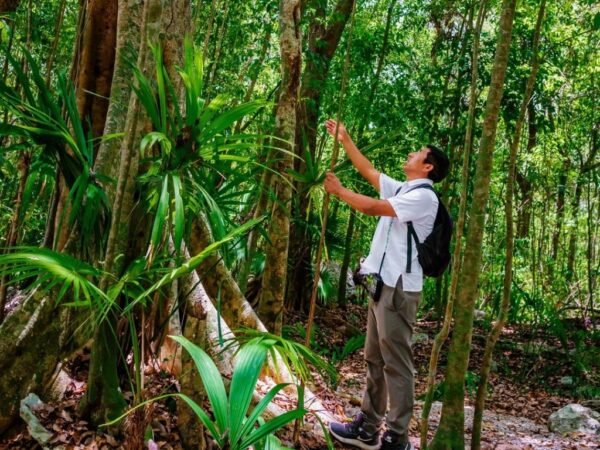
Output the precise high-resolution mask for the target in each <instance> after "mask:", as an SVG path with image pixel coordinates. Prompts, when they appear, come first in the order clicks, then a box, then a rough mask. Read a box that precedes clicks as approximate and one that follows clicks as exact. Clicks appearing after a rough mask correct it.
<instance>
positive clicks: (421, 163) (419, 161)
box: [404, 147, 433, 178]
mask: <svg viewBox="0 0 600 450" xmlns="http://www.w3.org/2000/svg"><path fill="white" fill-rule="evenodd" d="M428 154H429V149H428V148H427V147H423V148H422V149H421V150H419V151H417V152H411V153H409V154H408V157H407V158H406V162H405V163H404V173H406V174H407V175H408V174H409V173H410V174H413V175H420V176H422V177H423V178H425V177H427V173H428V172H429V171H431V169H433V166H432V165H431V164H429V163H426V162H425V159H426V158H427V155H428Z"/></svg>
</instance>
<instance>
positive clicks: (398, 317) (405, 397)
mask: <svg viewBox="0 0 600 450" xmlns="http://www.w3.org/2000/svg"><path fill="white" fill-rule="evenodd" d="M336 126H337V124H336V122H335V121H334V120H327V121H326V122H325V127H326V129H327V131H328V133H329V134H331V135H332V136H334V135H335V129H336ZM338 140H339V141H340V142H341V144H342V146H343V147H344V150H345V151H346V154H347V155H348V157H349V158H350V160H351V161H352V164H353V165H354V167H356V169H357V170H358V172H359V173H360V174H361V175H362V176H363V177H364V178H365V179H366V180H367V181H368V182H369V183H371V185H373V187H374V188H375V189H376V190H377V191H378V192H379V194H380V199H375V198H371V197H368V196H365V195H362V194H358V193H356V192H352V191H351V190H349V189H346V188H345V187H344V186H342V184H341V183H340V181H339V180H338V178H337V177H336V176H335V175H334V174H333V173H328V174H327V176H326V179H325V183H324V187H325V190H326V191H327V192H329V193H330V194H332V195H335V196H336V197H338V198H339V199H340V200H342V201H344V202H346V203H347V204H348V205H350V207H352V208H354V209H356V210H357V211H360V212H362V213H364V214H368V215H371V216H380V217H381V218H380V219H379V223H378V224H377V228H376V230H375V234H374V236H373V241H372V242H371V249H370V252H369V255H368V257H367V258H366V259H365V261H364V262H363V263H362V265H361V273H364V274H373V273H379V274H380V276H381V278H382V280H383V283H384V286H383V288H382V290H381V296H380V298H379V300H378V301H377V302H375V301H373V299H370V300H369V311H368V319H367V337H366V342H365V349H364V351H365V360H366V362H367V387H366V390H365V393H364V397H363V402H362V406H361V412H360V413H359V414H358V415H357V416H356V417H355V418H354V420H353V421H352V422H351V423H345V424H342V423H332V424H331V425H330V431H331V434H333V436H334V437H335V438H336V439H338V440H339V441H341V442H344V443H346V444H351V445H355V446H357V447H360V448H363V449H365V450H376V449H379V448H381V449H382V450H408V449H412V446H411V444H410V442H409V440H408V427H409V422H410V418H411V416H412V410H413V403H414V367H413V354H412V347H411V346H412V342H411V339H412V333H413V325H414V323H415V321H416V315H417V307H418V304H419V300H420V299H421V290H422V287H423V271H422V269H421V266H420V265H419V261H418V259H417V250H416V245H415V242H414V241H413V242H412V244H411V250H412V251H411V252H410V253H409V251H408V250H409V249H408V241H407V239H408V236H409V233H408V226H407V222H412V224H413V227H414V229H415V232H416V234H417V237H418V238H419V241H420V242H422V241H423V240H424V239H425V238H426V237H427V236H428V235H429V234H430V233H431V231H432V229H433V223H434V221H435V216H436V213H437V208H438V199H437V196H436V195H435V193H434V192H433V191H432V190H431V189H428V188H425V187H423V186H422V185H429V186H430V185H432V184H433V183H434V182H439V181H441V180H442V179H444V177H445V176H446V174H447V173H448V167H449V161H448V158H447V157H446V155H445V154H444V153H443V152H442V151H441V150H439V149H438V148H437V147H435V146H433V145H427V146H425V147H423V148H422V149H421V150H419V151H417V152H413V153H409V155H408V158H407V160H406V162H405V163H404V173H405V175H406V182H404V183H401V182H399V181H396V180H394V179H392V178H390V177H388V176H387V175H385V174H383V173H380V172H379V171H378V170H376V169H375V168H374V167H373V165H372V164H371V163H370V162H369V160H368V159H367V158H365V156H364V155H363V154H362V153H361V152H360V151H359V150H358V148H357V147H356V145H355V144H354V142H352V139H351V138H350V136H349V134H348V132H347V131H346V128H345V127H344V125H343V124H341V123H340V124H339V126H338ZM417 186H420V187H417ZM409 254H410V261H409V260H408V259H409ZM388 401H389V411H388V412H387V415H386V410H387V406H388ZM384 418H385V422H386V425H387V429H386V431H385V433H384V434H383V437H382V439H381V442H380V439H379V428H380V426H381V424H382V422H383V419H384Z"/></svg>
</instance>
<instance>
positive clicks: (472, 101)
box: [421, 0, 488, 450]
mask: <svg viewBox="0 0 600 450" xmlns="http://www.w3.org/2000/svg"><path fill="white" fill-rule="evenodd" d="M487 3H488V2H487V0H481V2H480V4H479V10H478V12H477V21H476V24H475V29H474V33H473V50H472V59H471V89H470V94H469V112H468V118H467V129H466V131H465V143H464V150H463V165H462V176H461V182H462V190H461V195H460V204H459V207H458V211H459V212H458V221H457V223H456V232H455V236H454V241H455V246H454V252H453V254H452V269H451V279H450V288H449V295H448V301H447V302H446V312H445V315H444V322H443V324H442V328H441V330H440V331H439V333H438V334H437V335H436V336H435V339H434V342H433V347H432V349H431V356H430V358H429V369H428V375H427V393H426V396H425V401H424V403H423V410H422V413H421V448H422V449H423V450H426V449H427V433H428V430H429V413H430V412H431V404H432V402H433V388H434V383H435V376H436V373H437V364H438V358H439V354H440V350H441V348H442V345H443V343H444V342H445V341H446V339H447V338H448V334H449V333H450V323H451V321H452V313H453V311H454V302H455V300H456V290H457V286H458V277H459V274H460V268H461V263H462V240H463V232H464V227H465V220H466V215H467V197H468V195H467V193H468V188H469V162H470V160H471V150H472V147H473V127H474V124H475V107H476V104H477V98H478V94H477V81H478V79H479V70H478V63H479V43H480V37H481V28H482V27H483V22H484V19H485V14H486V8H487Z"/></svg>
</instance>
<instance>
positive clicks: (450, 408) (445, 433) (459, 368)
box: [431, 0, 516, 450]
mask: <svg viewBox="0 0 600 450" xmlns="http://www.w3.org/2000/svg"><path fill="white" fill-rule="evenodd" d="M515 7H516V0H504V1H503V3H502V14H501V17H500V27H499V32H498V44H497V48H496V55H495V59H494V64H493V66H492V79H491V83H490V89H489V93H488V98H487V105H486V112H485V120H484V125H483V131H482V137H481V143H480V149H479V156H478V159H477V171H476V174H475V180H474V190H473V202H472V205H471V208H470V214H469V216H470V218H471V222H470V224H469V229H468V233H467V245H466V247H465V254H464V260H463V264H462V270H461V274H460V285H461V290H460V292H459V293H458V295H457V298H456V309H455V314H454V318H455V327H454V332H453V335H452V339H451V343H450V350H449V354H448V366H447V370H446V390H445V394H444V406H443V408H442V417H441V419H440V425H439V428H438V430H437V432H436V434H435V436H434V439H433V441H432V443H431V448H432V449H434V450H435V449H463V448H464V379H465V374H466V371H467V365H468V361H469V352H470V348H471V336H472V333H473V308H474V304H475V300H476V298H477V281H478V279H479V273H480V268H481V252H482V249H481V244H482V238H483V231H484V223H485V211H486V206H487V202H488V198H489V190H490V175H491V170H492V162H493V160H492V155H493V150H494V145H495V142H496V130H497V125H498V113H499V110H500V101H501V100H502V94H503V90H504V77H505V74H506V68H507V65H508V56H509V50H510V41H511V36H512V29H513V19H514V13H515Z"/></svg>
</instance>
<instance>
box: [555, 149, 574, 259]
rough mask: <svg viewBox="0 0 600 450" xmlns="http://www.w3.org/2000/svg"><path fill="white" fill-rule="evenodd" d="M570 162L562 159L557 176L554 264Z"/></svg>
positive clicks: (562, 218) (556, 256)
mask: <svg viewBox="0 0 600 450" xmlns="http://www.w3.org/2000/svg"><path fill="white" fill-rule="evenodd" d="M569 166H570V161H569V159H568V158H564V159H563V166H562V170H561V171H560V174H559V175H558V187H557V191H558V192H557V195H556V226H555V227H554V232H553V234H552V261H553V264H556V259H557V258H558V243H559V240H560V232H561V230H562V224H563V221H564V216H565V191H566V186H567V175H568V173H569Z"/></svg>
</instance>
